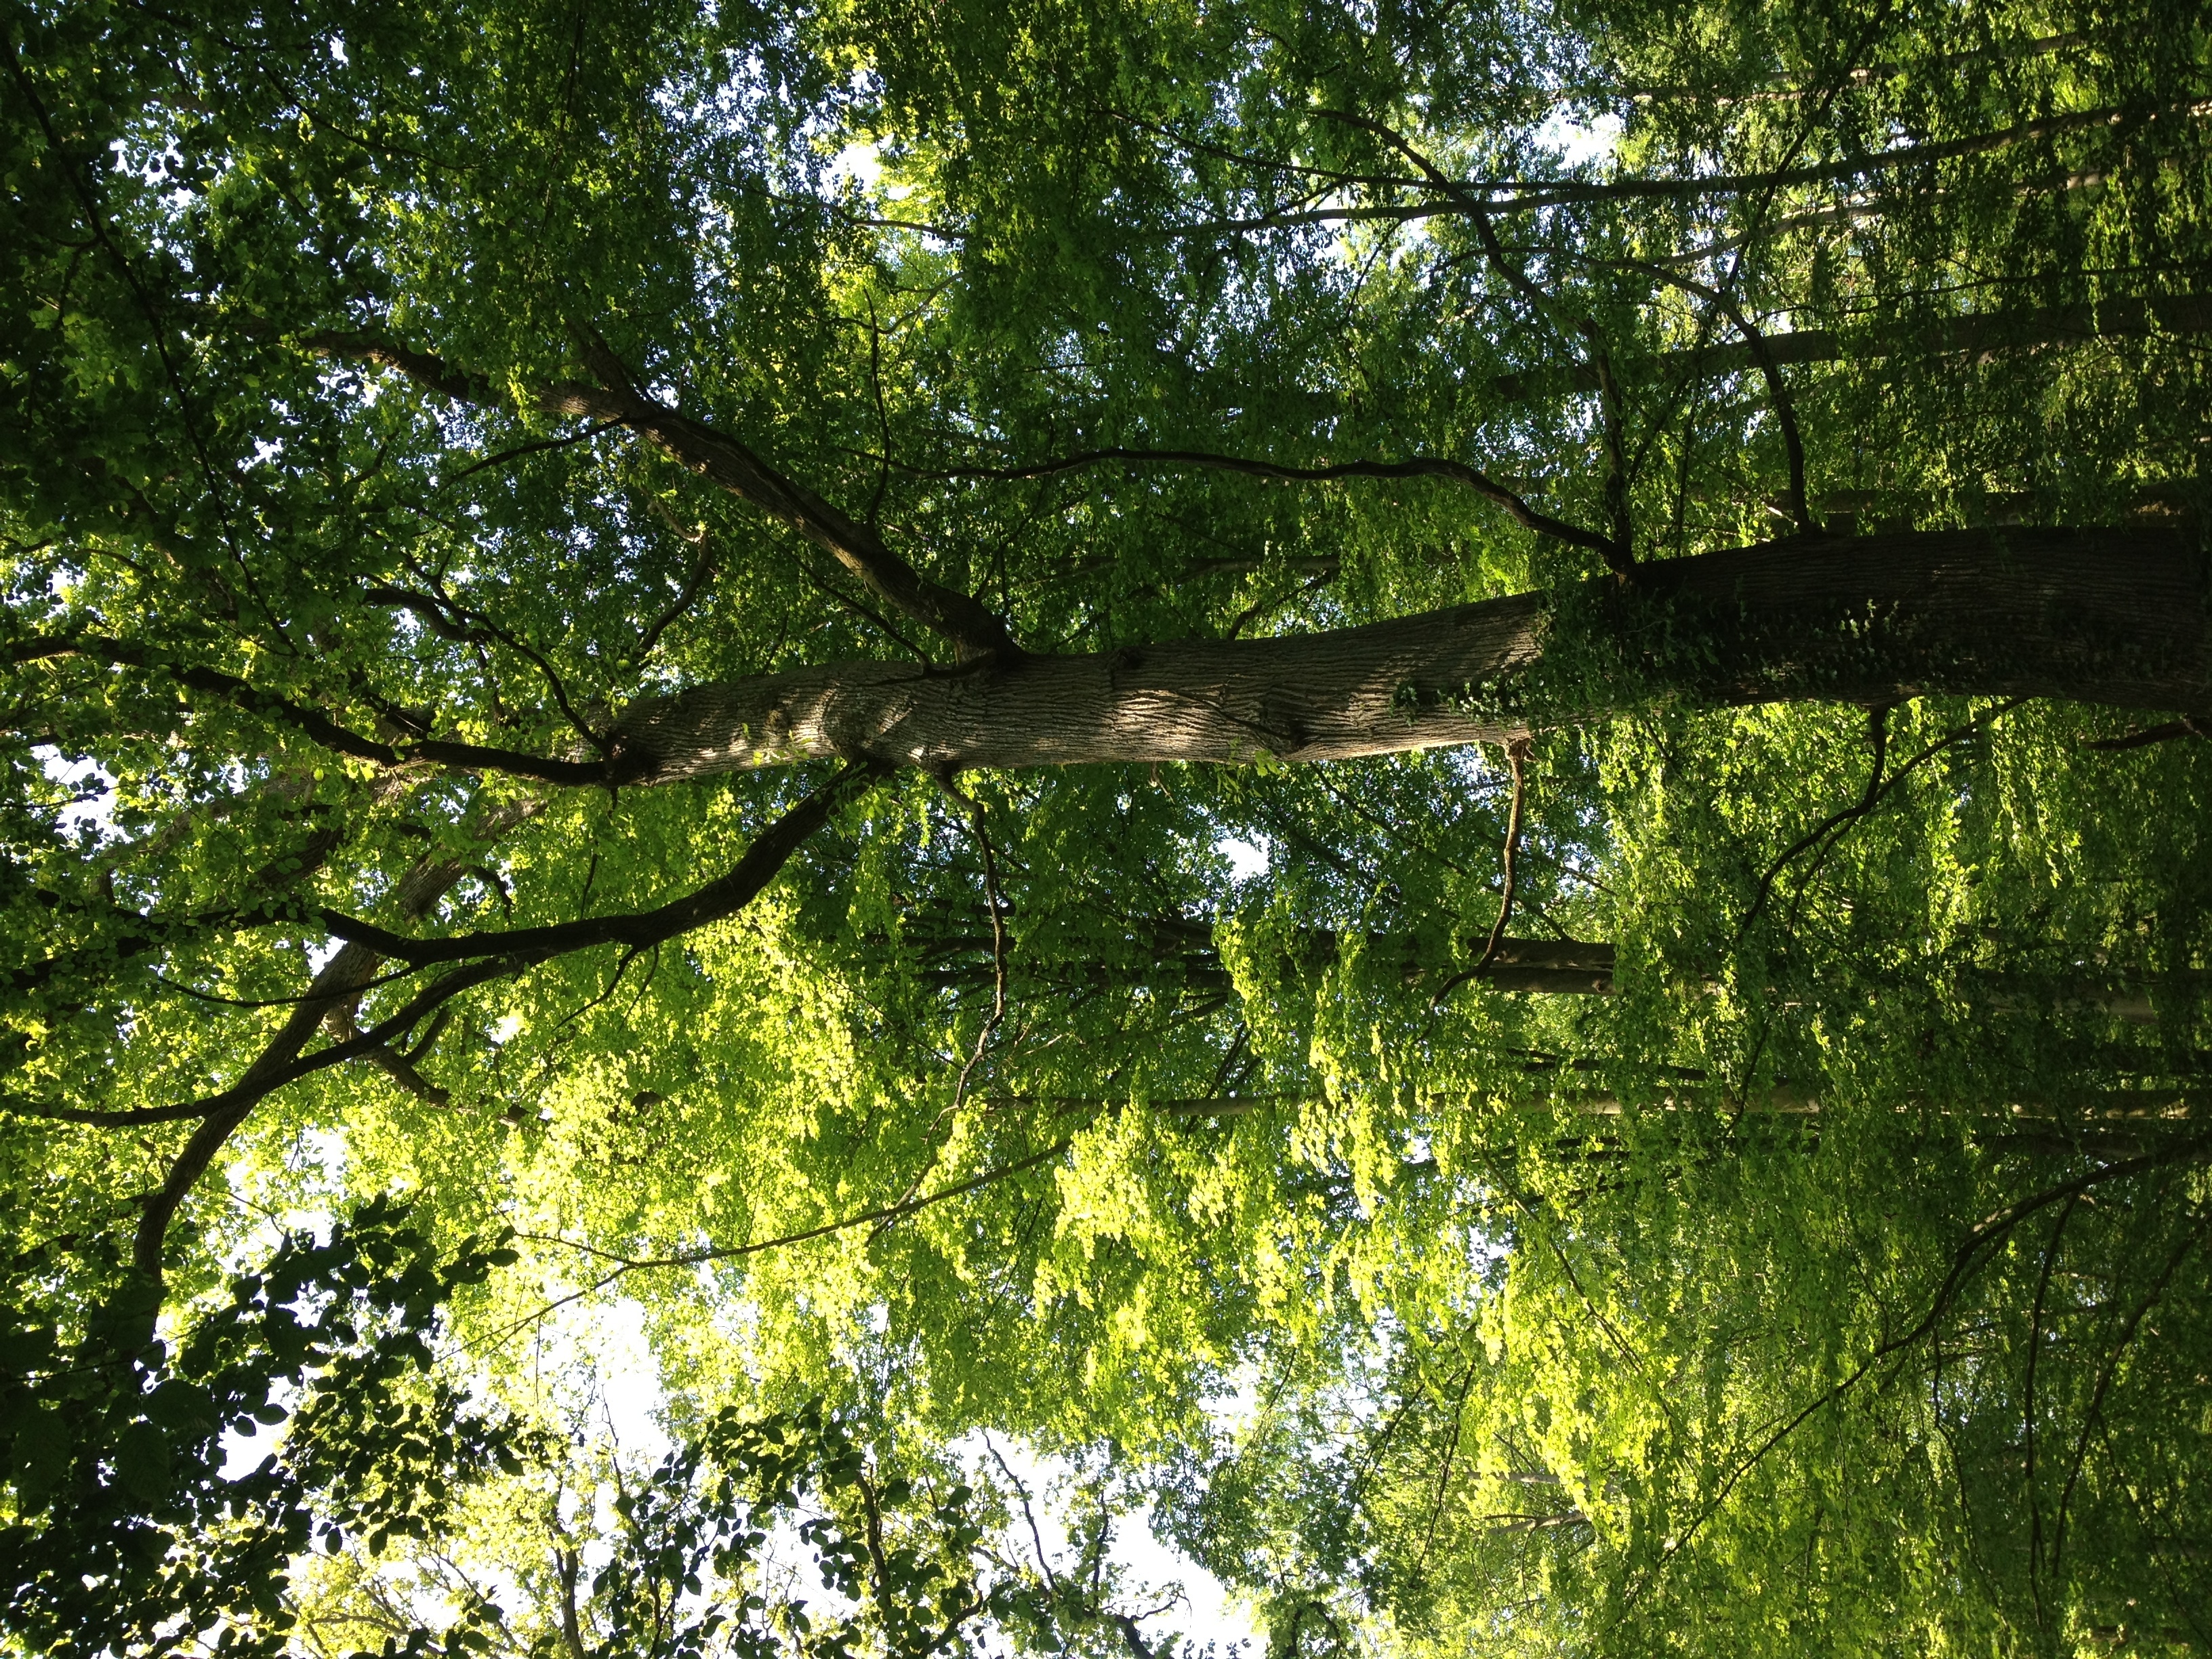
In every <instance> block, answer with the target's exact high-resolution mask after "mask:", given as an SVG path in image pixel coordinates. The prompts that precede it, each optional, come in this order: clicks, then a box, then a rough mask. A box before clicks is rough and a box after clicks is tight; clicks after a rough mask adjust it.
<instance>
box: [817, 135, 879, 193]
mask: <svg viewBox="0 0 2212 1659" xmlns="http://www.w3.org/2000/svg"><path fill="white" fill-rule="evenodd" d="M829 176H830V177H831V178H832V179H852V180H854V182H855V183H856V184H858V185H860V188H861V189H862V190H873V189H875V188H876V186H877V185H879V184H880V183H882V182H883V177H884V160H883V152H882V151H881V150H879V149H877V147H876V146H875V145H873V144H871V143H856V144H848V145H846V146H845V148H844V149H841V150H839V151H838V152H837V159H836V161H832V162H830V164H829Z"/></svg>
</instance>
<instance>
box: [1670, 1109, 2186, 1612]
mask: <svg viewBox="0 0 2212 1659" xmlns="http://www.w3.org/2000/svg"><path fill="white" fill-rule="evenodd" d="M2205 1163H2212V1140H2208V1139H2201V1138H2200V1139H2191V1140H2184V1141H2178V1142H2176V1143H2175V1144H2174V1145H2172V1146H2167V1147H2165V1148H2162V1149H2161V1150H2160V1151H2158V1152H2148V1153H2145V1154H2144V1155H2143V1156H2142V1157H2141V1158H2129V1159H2127V1160H2125V1161H2124V1162H2123V1163H2118V1164H2104V1165H2101V1166H2100V1167H2099V1168H2097V1169H2094V1170H2088V1171H2087V1173H2085V1174H2082V1175H2079V1176H2075V1177H2074V1179H2072V1180H2071V1181H2067V1182H2061V1183H2060V1184H2059V1185H2057V1186H2056V1187H2052V1188H2047V1189H2046V1190H2045V1191H2043V1192H2040V1193H2037V1194H2034V1195H2033V1196H2032V1197H2029V1198H2024V1199H2021V1200H2020V1201H2019V1202H2018V1203H2016V1204H2013V1205H2010V1206H2007V1207H2006V1208H2004V1209H2002V1210H2000V1211H1998V1212H1996V1214H1995V1215H1993V1216H1991V1217H1990V1218H1989V1219H1987V1220H1986V1221H1984V1222H1983V1223H1982V1224H1981V1225H1979V1226H1978V1227H1976V1228H1974V1229H1973V1230H1972V1231H1971V1232H1969V1233H1968V1234H1967V1235H1966V1238H1965V1240H1964V1241H1963V1242H1962V1243H1960V1246H1959V1248H1958V1249H1957V1250H1956V1251H1955V1252H1954V1254H1953V1255H1952V1258H1951V1267H1950V1271H1949V1272H1948V1273H1945V1274H1944V1276H1943V1280H1942V1284H1940V1285H1937V1286H1936V1295H1935V1297H1934V1299H1933V1300H1932V1301H1931V1302H1930V1303H1929V1305H1928V1311H1927V1312H1926V1313H1925V1314H1923V1315H1922V1316H1921V1317H1920V1319H1919V1320H1918V1321H1917V1322H1916V1323H1914V1324H1913V1326H1912V1327H1911V1328H1910V1329H1908V1330H1906V1331H1905V1332H1904V1333H1902V1334H1899V1335H1897V1336H1893V1337H1891V1338H1889V1339H1888V1340H1886V1341H1884V1342H1881V1343H1880V1344H1878V1345H1876V1346H1875V1349H1874V1350H1873V1352H1870V1353H1869V1354H1868V1355H1867V1357H1866V1358H1864V1359H1863V1360H1862V1361H1861V1362H1860V1363H1859V1364H1858V1365H1857V1367H1856V1368H1854V1369H1853V1370H1852V1371H1851V1373H1850V1376H1846V1377H1844V1380H1843V1381H1842V1382H1840V1383H1837V1384H1836V1385H1835V1386H1834V1387H1833V1388H1831V1389H1827V1390H1826V1391H1825V1392H1823V1393H1822V1394H1820V1395H1818V1396H1816V1397H1815V1398H1814V1400H1813V1401H1810V1402H1809V1403H1808V1404H1807V1405H1806V1406H1805V1407H1803V1408H1802V1409H1801V1410H1799V1411H1797V1412H1796V1413H1792V1414H1791V1415H1790V1417H1789V1418H1788V1419H1786V1420H1785V1421H1784V1422H1783V1423H1782V1424H1781V1425H1778V1427H1777V1428H1776V1429H1775V1430H1774V1431H1773V1432H1771V1434H1769V1435H1768V1436H1767V1437H1765V1439H1763V1440H1761V1441H1760V1442H1759V1444H1758V1445H1756V1446H1754V1447H1753V1449H1751V1451H1750V1452H1748V1453H1747V1455H1745V1456H1744V1457H1743V1458H1741V1460H1739V1461H1738V1462H1737V1463H1736V1466H1735V1468H1732V1469H1730V1470H1729V1473H1728V1474H1727V1475H1726V1477H1725V1478H1723V1480H1722V1481H1721V1482H1720V1485H1719V1486H1718V1488H1717V1490H1716V1491H1715V1492H1714V1493H1713V1495H1712V1497H1711V1498H1709V1499H1708V1500H1706V1502H1705V1505H1704V1507H1703V1508H1702V1509H1700V1510H1699V1512H1698V1515H1697V1516H1696V1517H1695V1518H1694V1519H1693V1520H1692V1522H1690V1524H1689V1525H1688V1526H1687V1527H1686V1528H1683V1529H1682V1531H1681V1533H1680V1534H1679V1535H1678V1536H1677V1537H1675V1538H1674V1539H1673V1540H1672V1541H1669V1542H1668V1546H1667V1547H1666V1548H1665V1549H1664V1550H1662V1552H1661V1553H1660V1557H1659V1560H1658V1562H1657V1564H1656V1567H1655V1568H1654V1570H1653V1571H1654V1572H1655V1573H1656V1572H1657V1571H1663V1570H1664V1569H1665V1567H1666V1565H1667V1564H1668V1562H1669V1561H1671V1560H1672V1559H1674V1557H1675V1556H1676V1555H1678V1554H1680V1553H1681V1552H1682V1551H1683V1550H1684V1549H1685V1548H1686V1547H1688V1546H1689V1543H1690V1541H1691V1540H1692V1538H1694V1537H1695V1536H1696V1535H1697V1534H1698V1533H1699V1530H1700V1529H1701V1528H1703V1527H1704V1525H1705V1522H1707V1521H1710V1520H1711V1518H1712V1517H1713V1516H1715V1515H1717V1514H1718V1513H1719V1512H1720V1510H1721V1506H1722V1505H1723V1504H1725V1503H1726V1502H1727V1501H1728V1498H1729V1493H1731V1492H1734V1491H1735V1487H1736V1485H1737V1483H1738V1482H1739V1481H1741V1480H1742V1479H1743V1477H1744V1476H1745V1475H1746V1474H1749V1473H1750V1472H1751V1471H1752V1469H1753V1468H1756V1467H1757V1466H1758V1465H1759V1462H1762V1461H1763V1460H1764V1459H1765V1456H1766V1455H1767V1454H1768V1453H1769V1452H1771V1451H1772V1450H1773V1449H1775V1448H1776V1447H1777V1446H1778V1445H1780V1444H1781V1443H1783V1442H1784V1440H1786V1439H1788V1438H1789V1437H1790V1435H1792V1434H1794V1433H1795V1432H1796V1431H1797V1429H1798V1428H1799V1427H1800V1426H1801V1425H1803V1424H1804V1423H1806V1422H1807V1421H1808V1420H1809V1419H1811V1418H1813V1417H1814V1415H1815V1414H1816V1413H1820V1412H1821V1411H1824V1410H1826V1408H1827V1407H1830V1406H1832V1405H1833V1404H1834V1403H1835V1402H1836V1401H1838V1400H1841V1399H1842V1398H1844V1395H1848V1394H1849V1393H1850V1392H1851V1390H1852V1389H1856V1388H1857V1387H1858V1385H1859V1384H1860V1383H1863V1382H1864V1381H1865V1380H1866V1379H1867V1377H1869V1376H1871V1375H1872V1374H1873V1372H1874V1370H1875V1367H1876V1366H1877V1365H1879V1364H1881V1362H1882V1361H1883V1360H1885V1359H1887V1358H1889V1357H1890V1356H1891V1355H1893V1354H1897V1353H1902V1352H1905V1350H1907V1349H1909V1348H1911V1347H1913V1346H1915V1345H1917V1343H1919V1342H1921V1341H1923V1340H1925V1339H1926V1338H1927V1337H1928V1336H1929V1334H1931V1333H1932V1332H1933V1331H1934V1330H1935V1329H1936V1327H1937V1326H1938V1325H1939V1324H1941V1323H1942V1318H1943V1316H1944V1314H1945V1313H1947V1312H1948V1310H1949V1309H1950V1306H1951V1303H1952V1301H1953V1299H1954V1297H1956V1296H1957V1295H1958V1293H1959V1290H1960V1286H1961V1285H1964V1284H1965V1283H1966V1277H1967V1275H1968V1274H1969V1273H1972V1271H1973V1269H1974V1267H1975V1265H1976V1264H1977V1263H1978V1261H1980V1260H1981V1259H1982V1256H1983V1255H1984V1252H1986V1251H1989V1250H1990V1249H1994V1248H1995V1247H1996V1246H1997V1245H1999V1244H2001V1243H2003V1242H2004V1240H2005V1239H2006V1238H2008V1237H2010V1236H2011V1234H2012V1232H2013V1231H2014V1230H2015V1228H2017V1227H2018V1226H2019V1225H2021V1223H2022V1222H2023V1221H2026V1220H2027V1218H2029V1217H2030V1216H2033V1215H2036V1214H2039V1213H2040V1212H2042V1211H2045V1210H2047V1209H2049V1208H2050V1207H2051V1206H2052V1205H2054V1204H2063V1203H2068V1202H2069V1201H2071V1200H2077V1199H2079V1198H2080V1197H2081V1195H2082V1194H2085V1193H2087V1192H2090V1191H2091V1190H2093V1188H2098V1187H2101V1186H2103V1185H2104V1184H2106V1182H2112V1181H2126V1180H2131V1179H2133V1178H2134V1177H2135V1176H2140V1175H2147V1174H2148V1173H2150V1172H2151V1171H2152V1170H2158V1169H2163V1168H2166V1167H2167V1166H2169V1165H2172V1164H2205ZM2196 1237H2197V1235H2196V1234H2195V1233H2192V1234H2191V1236H2190V1242H2191V1243H2194V1241H2195V1238H2196ZM2172 1267H2179V1255H2177V1256H2176V1258H2175V1260H2174V1261H2173V1263H2172ZM2172 1267H2170V1268H2169V1270H2168V1273H2167V1277H2171V1273H2172ZM2160 1282H2161V1285H2162V1284H2163V1282H2164V1281H2163V1280H2161V1281H2160ZM2070 1484H2071V1483H2070V1482H2069V1487H2070ZM1647 1582H1648V1581H1647ZM1635 1594H1636V1593H1635V1592H1632V1595H1631V1597H1630V1599H1631V1600H1633V1599H1635Z"/></svg>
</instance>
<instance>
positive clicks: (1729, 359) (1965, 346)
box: [1491, 210, 2212, 400]
mask: <svg viewBox="0 0 2212 1659" xmlns="http://www.w3.org/2000/svg"><path fill="white" fill-rule="evenodd" d="M1844 211H1849V210H1838V212H1844ZM1715 251H1718V252H1725V251H1726V250H1725V248H1722V249H1718V250H1715ZM2207 331H2212V295H2203V294H2158V295H2151V296H2150V297H2148V299H2121V300H2107V301H2105V302H2104V303H2103V304H2101V305H2097V306H2086V305H2085V306H2058V307H2051V308H2049V309H2047V310H2035V311H1993V312H1972V313H1966V314H1963V315H1960V316H1957V317H1947V318H1943V319H1939V320H1937V321H1935V322H1929V323H1922V324H1918V325H1914V326H1911V327H1906V328H1901V329H1894V330H1890V331H1862V332H1860V333H1857V334H1848V335H1846V334H1837V333H1833V332H1832V331H1829V330H1827V329H1822V328H1808V329H1798V330H1794V331H1789V332H1776V333H1771V334H1769V335H1767V336H1766V337H1765V344H1766V350H1767V355H1768V356H1769V357H1770V358H1771V360H1772V361H1773V362H1775V363H1776V364H1778V365H1789V364H1796V363H1834V362H1869V361H1872V360H1875V359H1877V358H1912V357H1954V356H1969V357H1977V358H1979V357H1987V356H1993V355H1995V354H1996V353H1998V352H2004V351H2029V350H2035V349H2039V348H2043V347H2047V346H2054V345H2081V344H2084V343H2087V342H2088V341H2091V340H2111V339H2135V338H2139V337H2143V336H2147V335H2150V334H2154V333H2166V334H2196V333H2203V332H2207ZM1646 367H1647V369H1648V372H1649V373H1650V374H1651V375H1652V376H1653V378H1655V379H1657V380H1667V381H1672V380H1676V379H1680V378H1692V379H1696V380H1721V379H1723V378H1725V377H1727V376H1729V375H1731V374H1749V373H1752V372H1753V371H1755V370H1756V369H1757V368H1759V356H1758V354H1757V353H1756V352H1754V351H1753V349H1751V347H1750V346H1749V345H1747V344H1746V343H1743V342H1741V341H1735V340H1729V341H1717V342H1715V343H1713V344H1711V345H1708V346H1704V347H1700V348H1699V349H1695V350H1682V351H1667V352H1662V353H1660V354H1659V355H1658V356H1656V357H1653V358H1651V359H1650V360H1649V361H1648V363H1647V365H1646ZM1491 385H1492V388H1493V389H1494V390H1495V391H1496V392H1498V394H1499V395H1500V396H1502V397H1504V398H1512V399H1515V400H1520V399H1524V398H1538V397H1544V396H1558V395H1562V394H1565V393H1566V392H1595V391H1596V390H1598V384H1597V374H1596V371H1595V370H1594V369H1592V368H1590V367H1589V365H1588V364H1586V363H1585V364H1578V365H1576V366H1575V367H1572V368H1565V367H1562V368H1557V369H1550V370H1533V371H1530V372H1528V373H1526V374H1504V375H1500V376H1498V378H1497V379H1496V380H1493V381H1492V382H1491Z"/></svg>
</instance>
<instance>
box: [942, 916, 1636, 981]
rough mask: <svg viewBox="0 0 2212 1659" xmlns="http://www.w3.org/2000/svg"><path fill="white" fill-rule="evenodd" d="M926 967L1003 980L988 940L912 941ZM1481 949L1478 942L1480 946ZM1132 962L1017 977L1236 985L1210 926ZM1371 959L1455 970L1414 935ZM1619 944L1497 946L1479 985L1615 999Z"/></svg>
mask: <svg viewBox="0 0 2212 1659" xmlns="http://www.w3.org/2000/svg"><path fill="white" fill-rule="evenodd" d="M916 943H917V945H918V948H919V950H920V952H921V957H922V960H923V961H924V963H926V964H927V965H926V966H924V967H923V968H922V969H921V970H920V972H919V973H918V975H916V977H917V978H919V979H920V980H921V982H922V983H923V984H925V985H932V986H936V987H940V988H948V989H949V988H952V987H973V988H975V989H978V990H988V989H990V988H991V987H992V986H994V984H995V983H996V982H997V977H998V964H997V963H995V962H994V960H993V958H992V955H991V941H990V940H989V939H981V938H978V939H944V940H938V941H929V940H921V941H916ZM1477 943H1478V945H1479V944H1480V941H1478V942H1477ZM1130 945H1131V949H1130V952H1129V954H1128V956H1127V957H1123V958H1121V959H1120V960H1115V959H1111V958H1109V957H1105V956H1103V955H1101V956H1091V957H1072V958H1071V957H1033V956H1030V954H1028V953H1026V952H1024V953H1020V954H1018V956H1017V957H1016V958H1015V962H1014V967H1015V969H1016V972H1017V975H1018V978H1021V979H1023V980H1024V981H1038V982H1042V983H1044V984H1047V985H1051V984H1060V985H1067V986H1085V987H1088V986H1094V985H1138V984H1142V985H1156V986H1167V985H1180V986H1182V987H1187V988H1190V989H1196V990H1205V991H1216V990H1220V991H1226V990H1229V989H1231V988H1233V981H1232V979H1231V975H1230V972H1229V970H1228V969H1227V968H1225V967H1224V966H1223V965H1222V961H1221V957H1220V953H1219V952H1218V951H1216V950H1215V949H1214V945H1213V925H1212V923H1211V922H1210V921H1182V922H1162V923H1161V924H1160V925H1159V926H1158V929H1157V931H1156V933H1155V934H1154V935H1153V937H1152V938H1151V939H1132V940H1131V941H1130ZM1341 948H1342V947H1341V945H1340V940H1339V938H1338V936H1337V934H1336V933H1334V932H1331V931H1329V930H1327V929H1324V928H1312V929H1308V930H1304V931H1303V932H1301V933H1299V934H1298V935H1297V939H1295V941H1293V943H1292V945H1291V951H1290V962H1291V965H1292V966H1294V967H1297V968H1300V969H1321V968H1327V967H1330V966H1333V965H1334V963H1336V962H1337V961H1338V959H1339V957H1340V951H1341ZM1367 950H1368V953H1369V954H1370V957H1376V958H1377V959H1379V960H1381V961H1383V962H1385V963H1397V964H1398V965H1399V969H1400V971H1401V975H1402V976H1403V978H1404V980H1405V982H1406V983H1407V984H1408V985H1415V984H1419V982H1420V981H1421V980H1422V979H1424V978H1425V977H1429V976H1431V975H1434V976H1437V977H1443V975H1447V974H1449V973H1450V972H1451V971H1452V969H1451V968H1450V966H1449V964H1447V963H1423V962H1422V961H1421V960H1420V952H1419V946H1418V945H1417V943H1416V941H1415V940H1414V939H1413V937H1412V935H1410V934H1404V933H1376V934H1371V935H1370V936H1369V938H1368V940H1367ZM1476 977H1477V978H1479V979H1480V981H1482V983H1484V984H1485V985H1487V986H1491V987H1493V988H1495V989H1498V990H1501V991H1533V992H1538V993H1542V994H1548V995H1555V996H1599V997H1601V996H1611V995H1612V994H1613V946H1612V945H1610V944H1608V943H1606V942H1604V941H1601V940H1589V939H1512V938H1507V939H1501V940H1499V941H1498V952H1497V954H1496V955H1495V956H1494V957H1492V958H1491V960H1490V963H1489V965H1488V966H1487V967H1486V968H1485V969H1483V971H1482V972H1481V973H1480V975H1476Z"/></svg>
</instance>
